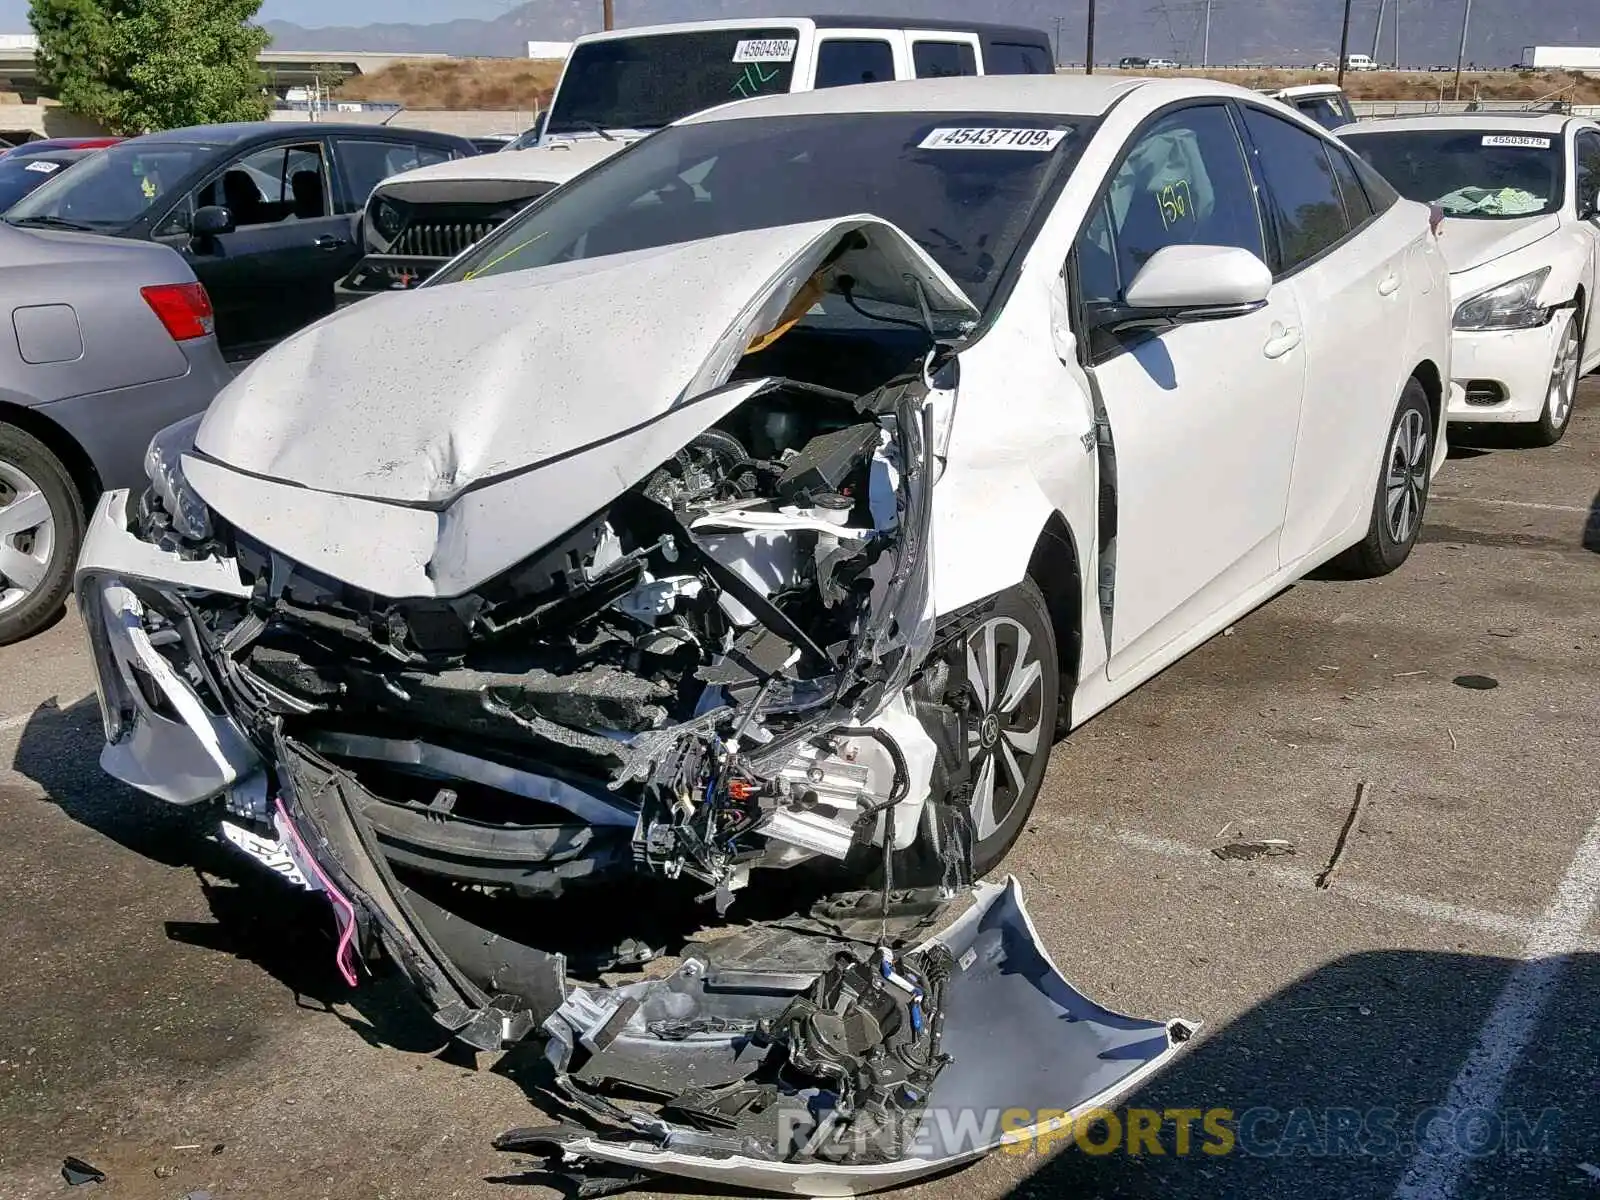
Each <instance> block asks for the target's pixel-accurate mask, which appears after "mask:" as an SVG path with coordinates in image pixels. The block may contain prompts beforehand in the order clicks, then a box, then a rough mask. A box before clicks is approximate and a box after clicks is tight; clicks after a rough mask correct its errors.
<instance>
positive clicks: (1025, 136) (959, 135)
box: [917, 125, 1068, 153]
mask: <svg viewBox="0 0 1600 1200" xmlns="http://www.w3.org/2000/svg"><path fill="white" fill-rule="evenodd" d="M1067 133H1068V131H1067V130H1065V129H1001V128H1000V127H999V126H993V125H991V126H988V127H986V128H982V129H935V130H934V131H933V132H932V133H930V134H929V135H928V136H927V137H925V138H923V139H922V141H921V143H920V144H919V145H918V147H917V148H918V149H919V150H1034V151H1038V152H1040V153H1049V152H1050V151H1051V150H1054V149H1055V148H1056V147H1057V146H1059V145H1060V144H1061V139H1062V138H1064V137H1066V136H1067Z"/></svg>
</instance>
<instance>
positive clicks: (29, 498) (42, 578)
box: [0, 425, 84, 646]
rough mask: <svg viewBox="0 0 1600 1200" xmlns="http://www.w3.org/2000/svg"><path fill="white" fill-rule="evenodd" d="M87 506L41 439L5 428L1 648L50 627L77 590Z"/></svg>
mask: <svg viewBox="0 0 1600 1200" xmlns="http://www.w3.org/2000/svg"><path fill="white" fill-rule="evenodd" d="M83 529H84V514H83V501H82V499H81V498H80V497H79V495H78V489H77V488H76V486H74V484H73V482H72V477H71V476H70V475H69V474H68V473H67V469H66V468H65V467H64V466H62V464H61V460H60V459H58V458H57V457H56V456H55V455H54V454H52V453H51V452H50V450H49V448H48V447H46V446H45V444H44V443H43V442H41V441H39V439H38V438H36V437H34V436H33V435H31V434H28V433H24V432H23V431H22V430H20V429H17V428H15V427H14V426H10V425H0V646H4V645H8V644H10V643H12V642H19V641H21V640H22V639H23V638H26V637H30V636H32V635H33V634H35V633H37V632H38V631H39V630H41V629H43V628H44V627H45V626H46V625H48V624H49V623H50V622H51V621H52V620H53V619H54V618H55V616H56V613H57V612H58V611H59V610H60V608H61V605H62V604H63V602H65V600H66V598H67V593H68V592H69V591H71V590H72V569H73V566H74V564H75V563H76V562H77V559H78V549H79V547H80V545H81V544H82V542H83Z"/></svg>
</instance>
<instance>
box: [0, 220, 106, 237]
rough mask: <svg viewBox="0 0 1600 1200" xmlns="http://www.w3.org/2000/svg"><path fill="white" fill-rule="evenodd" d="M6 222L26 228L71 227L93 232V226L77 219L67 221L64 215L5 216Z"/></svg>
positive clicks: (80, 230)
mask: <svg viewBox="0 0 1600 1200" xmlns="http://www.w3.org/2000/svg"><path fill="white" fill-rule="evenodd" d="M6 223H7V224H9V225H17V226H21V227H23V228H26V229H72V230H76V231H77V232H79V233H93V232H94V227H93V226H91V225H83V224H80V223H79V222H77V221H69V220H67V219H66V218H65V217H52V216H40V217H17V218H16V219H15V220H13V219H12V218H10V217H7V218H6Z"/></svg>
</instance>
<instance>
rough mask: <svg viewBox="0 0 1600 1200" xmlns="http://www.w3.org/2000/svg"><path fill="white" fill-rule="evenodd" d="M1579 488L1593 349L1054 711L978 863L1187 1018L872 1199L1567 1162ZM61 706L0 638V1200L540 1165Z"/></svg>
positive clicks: (35, 647) (1583, 1160)
mask: <svg viewBox="0 0 1600 1200" xmlns="http://www.w3.org/2000/svg"><path fill="white" fill-rule="evenodd" d="M1597 492H1600V379H1591V380H1590V381H1588V383H1587V385H1586V387H1585V390H1584V392H1583V396H1582V400H1581V402H1580V406H1579V410H1578V412H1577V415H1576V418H1575V421H1574V425H1573V428H1572V430H1571V432H1570V433H1569V434H1568V436H1567V439H1566V440H1565V441H1564V442H1563V443H1562V444H1560V445H1559V446H1557V447H1554V448H1551V449H1542V450H1511V449H1488V450H1473V449H1467V448H1458V449H1457V450H1456V451H1455V452H1454V454H1453V456H1452V459H1451V461H1450V463H1449V464H1448V466H1447V468H1446V469H1445V471H1444V473H1443V475H1442V476H1441V477H1440V478H1439V479H1438V481H1437V482H1436V484H1435V495H1434V498H1433V500H1432V503H1431V504H1430V507H1429V510H1428V520H1427V526H1426V528H1425V529H1424V532H1423V537H1422V543H1421V544H1420V545H1419V546H1418V548H1417V551H1416V553H1415V554H1414V555H1413V557H1412V559H1411V561H1410V562H1409V563H1408V564H1407V565H1406V567H1405V568H1403V569H1402V570H1401V571H1400V572H1399V573H1398V574H1396V575H1393V576H1391V577H1389V578H1387V579H1385V580H1381V581H1378V582H1375V583H1373V582H1362V583H1354V582H1343V581H1338V580H1334V579H1318V580H1314V581H1310V582H1306V583H1303V584H1301V585H1299V586H1297V587H1295V588H1293V589H1292V590H1290V591H1289V592H1287V593H1285V594H1284V595H1282V596H1280V597H1279V598H1277V599H1276V600H1274V601H1272V602H1271V603H1269V604H1267V605H1265V606H1264V607H1262V608H1261V609H1260V610H1258V611H1257V612H1256V613H1254V614H1252V615H1251V616H1249V617H1248V618H1246V619H1244V620H1242V621H1240V622H1239V623H1238V624H1237V626H1235V627H1234V628H1233V629H1232V630H1231V631H1229V633H1228V634H1227V635H1225V636H1219V637H1217V638H1215V639H1213V640H1212V641H1211V642H1210V643H1209V644H1207V645H1206V646H1204V647H1202V648H1201V649H1200V650H1198V651H1197V652H1195V653H1194V654H1192V655H1191V656H1189V657H1188V658H1187V659H1185V660H1184V661H1183V662H1182V663H1180V664H1178V665H1176V666H1174V667H1173V668H1172V669H1170V670H1169V671H1167V672H1166V673H1165V674H1164V675H1162V676H1161V677H1159V678H1158V679H1156V680H1155V681H1153V682H1152V683H1150V684H1149V685H1147V686H1146V687H1144V688H1143V689H1141V690H1140V691H1139V692H1137V693H1136V694H1135V695H1133V696H1132V697H1130V698H1129V699H1127V700H1125V701H1124V702H1122V703H1121V704H1119V705H1118V706H1116V707H1115V708H1114V709H1112V710H1111V711H1109V712H1108V713H1106V714H1104V715H1102V716H1100V717H1099V718H1097V719H1096V720H1094V721H1092V722H1091V723H1090V724H1089V725H1087V726H1086V727H1085V728H1083V729H1081V730H1079V731H1077V732H1076V733H1075V734H1074V735H1073V736H1072V737H1071V738H1070V739H1069V740H1067V741H1066V742H1064V743H1063V744H1062V745H1060V746H1059V747H1058V748H1057V750H1056V752H1055V755H1054V758H1053V761H1052V765H1051V769H1050V773H1049V775H1048V777H1047V781H1046V788H1045V792H1044V794H1043V796H1042V798H1041V800H1040V803H1039V806H1038V809H1037V811H1036V814H1035V817H1034V819H1033V821H1032V823H1031V825H1030V826H1029V829H1028V831H1027V832H1026V834H1025V835H1024V837H1023V838H1022V840H1021V841H1020V842H1019V844H1018V846H1017V848H1016V850H1015V851H1014V852H1013V853H1012V855H1011V857H1010V858H1009V859H1008V860H1007V862H1006V864H1005V869H1006V870H1008V871H1010V872H1012V873H1014V874H1015V875H1016V876H1017V877H1018V879H1019V880H1020V881H1021V883H1022V885H1023V888H1024V894H1025V897H1026V899H1027V902H1028V905H1029V907H1030V909H1031V912H1032V914H1033V917H1034V919H1035V922H1036V924H1037V926H1038V928H1039V932H1040V934H1041V937H1042V938H1043V941H1044V942H1045V944H1046V946H1047V947H1048V948H1049V950H1050V952H1051V953H1052V955H1053V956H1054V957H1055V959H1056V962H1057V963H1058V964H1059V966H1060V967H1061V968H1062V970H1063V971H1064V973H1065V974H1066V975H1067V977H1068V978H1069V979H1071V980H1073V981H1074V983H1075V984H1076V985H1077V986H1078V987H1080V988H1081V989H1082V990H1084V991H1085V992H1087V993H1088V994H1089V995H1090V996H1092V997H1094V998H1096V999H1098V1000H1100V1001H1101V1002H1103V1003H1105V1004H1107V1005H1109V1006H1111V1007H1113V1008H1116V1009H1119V1010H1122V1011H1126V1012H1130V1013H1137V1014H1140V1015H1151V1016H1183V1017H1187V1018H1191V1019H1194V1020H1198V1021H1200V1022H1202V1023H1203V1028H1202V1030H1201V1033H1200V1035H1199V1036H1198V1037H1197V1038H1196V1039H1195V1041H1194V1042H1193V1044H1192V1045H1191V1046H1190V1047H1189V1048H1188V1050H1187V1051H1186V1053H1185V1054H1184V1055H1183V1057H1182V1058H1180V1059H1179V1060H1178V1061H1177V1062H1176V1063H1175V1064H1174V1065H1173V1066H1172V1067H1171V1068H1170V1069H1169V1070H1168V1071H1167V1072H1166V1073H1165V1074H1163V1075H1161V1076H1158V1077H1157V1078H1156V1079H1155V1080H1154V1081H1153V1082H1152V1083H1151V1084H1150V1085H1148V1086H1147V1087H1146V1088H1145V1089H1144V1090H1143V1091H1142V1092H1140V1093H1138V1094H1136V1095H1135V1096H1133V1097H1132V1098H1130V1099H1129V1100H1128V1101H1127V1104H1128V1105H1130V1106H1131V1107H1132V1108H1136V1109H1141V1110H1149V1111H1153V1112H1155V1113H1156V1114H1158V1115H1157V1116H1156V1117H1154V1118H1150V1117H1140V1116H1136V1115H1135V1114H1133V1113H1131V1112H1128V1111H1119V1113H1118V1114H1116V1118H1117V1119H1116V1121H1115V1123H1112V1122H1103V1123H1100V1124H1097V1125H1095V1126H1092V1127H1090V1128H1089V1129H1088V1130H1087V1133H1086V1141H1087V1146H1088V1148H1087V1149H1085V1148H1082V1147H1076V1146H1073V1145H1071V1141H1072V1139H1071V1137H1070V1136H1069V1137H1067V1138H1065V1139H1062V1140H1061V1141H1059V1142H1057V1143H1056V1144H1055V1145H1054V1146H1053V1147H1050V1148H1048V1150H1046V1149H1045V1148H1041V1147H1038V1146H1033V1147H1027V1146H1024V1147H1021V1148H1020V1152H1017V1153H998V1154H995V1155H992V1156H990V1157H989V1158H987V1159H985V1160H983V1161H982V1162H980V1163H978V1164H977V1165H975V1166H973V1167H971V1168H969V1169H967V1170H965V1171H963V1172H960V1173H959V1174H956V1175H952V1176H948V1177H946V1178H944V1179H941V1180H938V1181H936V1182H933V1183H928V1184H925V1185H922V1186H920V1187H918V1188H915V1189H912V1190H911V1191H910V1192H908V1193H906V1194H907V1195H915V1196H917V1197H919V1198H921V1197H926V1198H929V1200H932V1198H940V1200H943V1198H945V1197H956V1196H968V1195H972V1196H980V1197H998V1196H1005V1195H1015V1196H1019V1197H1041V1198H1043V1197H1054V1196H1058V1195H1068V1194H1072V1195H1084V1196H1128V1197H1156V1196H1185V1197H1218V1198H1221V1197H1242V1198H1246V1200H1254V1198H1257V1197H1259V1198H1262V1200H1265V1198H1267V1197H1278V1196H1283V1195H1287V1194H1291V1189H1292V1194H1293V1195H1294V1196H1295V1197H1296V1198H1297V1200H1315V1198H1319V1197H1368V1196H1383V1197H1387V1196H1397V1197H1401V1198H1404V1200H1410V1198H1412V1197H1417V1198H1420V1197H1445V1196H1449V1195H1457V1196H1462V1197H1467V1196H1472V1197H1479V1196H1503V1197H1528V1198H1530V1200H1531V1198H1534V1197H1541V1198H1542V1197H1551V1196H1566V1195H1571V1196H1586V1195H1594V1196H1600V1126H1597V1125H1596V1123H1595V1122H1594V1121H1593V1119H1592V1116H1591V1112H1590V1110H1589V1109H1588V1107H1587V1104H1588V1102H1589V1101H1590V1100H1591V1098H1592V1097H1593V1096H1594V1094H1595V1093H1594V1081H1595V1080H1596V1079H1600V1004H1597V1003H1596V996H1597V995H1600V914H1597V911H1596V900H1597V897H1600V822H1597V816H1600V783H1597V779H1600V494H1597ZM1490 681H1492V685H1493V686H1491V683H1490ZM1465 684H1477V685H1478V686H1476V687H1469V686H1464V685H1465ZM99 742H100V727H99V719H98V714H97V710H96V707H95V703H94V699H93V691H92V681H91V678H90V674H89V669H88V663H87V660H86V658H85V655H84V653H83V651H82V650H81V649H80V631H79V629H78V627H77V624H76V622H75V621H74V620H73V619H71V618H68V619H66V620H63V621H62V622H61V623H60V624H59V625H57V626H56V627H55V628H53V629H51V630H50V631H48V632H47V633H45V634H44V635H42V636H41V637H39V638H37V639H35V640H33V641H32V642H29V643H27V644H24V645H21V646H13V647H10V648H8V649H5V650H0V962H3V964H4V968H3V969H4V977H5V988H4V992H3V996H4V1021H3V1023H0V1198H5V1200H9V1198H11V1197H34V1196H54V1195H57V1194H66V1193H67V1191H68V1189H67V1185H66V1184H65V1183H64V1182H63V1181H62V1179H61V1175H60V1167H61V1162H62V1159H63V1158H64V1157H65V1156H67V1155H76V1156H78V1157H80V1158H82V1159H85V1160H87V1161H88V1162H90V1163H92V1164H93V1165H94V1166H96V1167H97V1168H99V1169H100V1170H101V1171H103V1172H105V1173H106V1175H107V1177H108V1178H107V1181H106V1182H105V1183H102V1184H99V1185H96V1186H94V1187H92V1188H89V1189H84V1190H80V1191H78V1192H74V1193H73V1194H75V1195H77V1194H82V1195H90V1194H103V1195H105V1196H107V1197H127V1198H129V1200H144V1198H147V1197H148V1198H151V1200H180V1198H183V1197H186V1196H188V1195H190V1194H191V1193H194V1192H197V1191H206V1192H209V1193H211V1195H212V1196H214V1197H218V1198H221V1197H228V1196H241V1197H243V1196H249V1197H259V1196H274V1197H279V1198H281V1200H321V1198H324V1197H326V1198H329V1200H358V1198H366V1197H372V1198H378V1197H385V1198H395V1200H399V1198H411V1197H416V1198H419V1200H420V1198H423V1197H426V1198H428V1200H440V1198H444V1197H461V1198H477V1197H509V1196H516V1195H534V1194H541V1195H547V1194H552V1193H548V1192H539V1193H535V1192H533V1191H530V1190H529V1189H530V1188H535V1187H539V1186H540V1184H539V1183H538V1182H537V1176H535V1175H532V1174H529V1172H530V1171H531V1167H530V1166H529V1164H528V1163H527V1161H526V1160H523V1159H520V1158H517V1157H514V1156H506V1155H501V1154H497V1153H496V1152H495V1151H494V1150H493V1149H492V1148H491V1146H490V1142H491V1140H492V1139H493V1138H494V1137H495V1136H496V1135H497V1134H499V1133H501V1132H502V1131H504V1130H506V1129H508V1128H511V1127H514V1126H518V1125H529V1124H539V1123H541V1117H540V1114H539V1113H538V1112H537V1111H536V1110H534V1109H533V1108H531V1107H530V1105H529V1103H528V1101H527V1097H526V1095H525V1093H524V1091H523V1089H522V1088H521V1087H520V1086H519V1083H518V1079H519V1074H518V1072H517V1071H516V1070H514V1069H510V1068H509V1067H508V1066H507V1064H505V1063H503V1062H502V1063H500V1064H498V1065H497V1064H496V1063H494V1062H493V1061H492V1059H491V1058H490V1056H487V1055H482V1056H479V1057H478V1061H477V1062H476V1063H474V1062H473V1061H472V1060H471V1059H470V1057H465V1056H463V1055H462V1054H461V1053H460V1052H458V1051H455V1050H452V1049H449V1048H446V1047H445V1045H444V1042H443V1040H442V1039H441V1038H440V1036H439V1035H438V1034H437V1033H436V1031H435V1030H434V1029H433V1027H432V1025H431V1023H430V1021H429V1020H428V1019H427V1018H426V1016H425V1014H423V1013H422V1012H421V1011H420V1010H419V1009H417V1008H416V1007H415V1006H414V1005H413V1004H412V1003H411V1001H410V999H409V997H408V996H407V995H406V994H405V992H404V991H403V989H401V988H400V987H398V986H397V985H396V984H395V983H394V982H392V981H389V980H382V979H380V980H378V981H375V982H371V983H366V984H364V985H363V986H362V987H361V988H360V989H358V990H355V991H352V990H350V989H348V988H346V987H345V985H344V984H342V983H341V982H340V981H339V980H338V978H337V976H336V974H335V971H334V969H333V964H332V956H331V945H332V943H331V940H330V939H329V937H328V935H327V931H326V930H327V926H326V923H325V919H324V916H323V914H322V913H321V911H320V910H319V909H318V908H316V907H314V906H313V907H308V904H307V902H306V901H305V900H303V899H302V898H300V897H297V896H295V895H292V894H290V893H288V892H287V891H286V890H284V889H282V888H281V887H280V886H279V885H278V884H277V882H276V881H275V880H274V879H272V878H270V877H267V876H266V875H265V873H264V872H263V873H257V872H256V871H255V869H254V867H253V865H251V864H247V863H243V862H241V861H239V860H237V859H235V858H234V857H232V852H231V851H228V850H225V849H223V848H221V847H219V846H218V845H217V844H216V843H215V842H213V841H210V840H208V837H207V835H208V833H209V829H208V828H207V827H206V825H205V824H204V823H202V822H201V821H199V820H198V819H196V818H194V817H192V816H190V815H188V814H185V813H182V812H176V811H171V810H165V809H163V808H161V807H160V806H158V805H156V804H155V803H154V802H149V801H145V800H142V799H140V798H139V797H137V796H136V795H134V794H132V793H130V792H128V791H126V790H125V789H122V788H120V787H118V786H116V785H113V784H112V783H111V782H110V781H109V780H107V779H106V778H104V777H103V776H102V775H101V774H100V773H99V770H98V767H97V763H96V758H97V754H98V747H99ZM1358 785H1365V794H1366V801H1365V803H1364V805H1363V810H1362V815H1361V820H1360V822H1359V824H1358V825H1357V827H1356V828H1355V830H1354V832H1353V833H1352V834H1351V835H1350V837H1349V838H1348V840H1347V843H1346V846H1345V849H1344V852H1343V854H1342V856H1341V858H1340V863H1339V866H1338V869H1337V871H1336V873H1335V874H1334V875H1333V877H1332V879H1331V880H1330V881H1329V886H1328V887H1326V888H1320V887H1318V886H1317V877H1318V875H1319V873H1320V872H1322V871H1323V870H1324V868H1325V867H1326V866H1327V864H1328V861H1329V858H1330V855H1331V854H1332V853H1333V851H1334V847H1335V845H1336V842H1337V840H1338V838H1339V834H1340V831H1341V829H1342V828H1343V826H1344V825H1345V823H1346V820H1347V818H1348V816H1349V814H1350V811H1351V808H1352V804H1353V802H1354V801H1355V799H1356V794H1357V788H1358ZM1261 839H1276V840H1279V841H1282V842H1287V843H1289V845H1290V846H1292V848H1293V853H1284V854H1279V855H1275V856H1271V857H1262V858H1256V859H1247V860H1237V861H1224V860H1222V859H1220V858H1219V857H1217V856H1216V855H1214V854H1213V853H1212V851H1213V849H1215V848H1217V847H1221V846H1223V845H1225V844H1227V843H1230V842H1236V841H1240V840H1246V841H1248V840H1261ZM1281 848H1282V847H1280V849H1281ZM735 912H737V909H735ZM1178 1111H1187V1112H1189V1113H1190V1114H1191V1115H1189V1116H1187V1117H1179V1116H1169V1115H1168V1114H1169V1113H1174V1112H1178ZM1224 1112H1225V1113H1226V1114H1227V1115H1226V1116H1224V1115H1223V1113H1224ZM1208 1117H1210V1118H1212V1119H1214V1120H1215V1121H1216V1122H1217V1126H1216V1128H1217V1129H1219V1130H1228V1131H1231V1137H1227V1138H1225V1137H1223V1136H1222V1135H1220V1134H1218V1135H1216V1136H1211V1135H1208V1134H1207V1133H1206V1132H1205V1130H1206V1125H1205V1121H1206V1119H1207V1118H1208ZM1135 1120H1140V1121H1144V1122H1146V1123H1147V1124H1149V1123H1150V1122H1152V1121H1159V1122H1160V1129H1161V1136H1160V1140H1159V1141H1157V1142H1155V1143H1154V1144H1152V1143H1151V1142H1149V1141H1142V1143H1141V1144H1140V1145H1139V1146H1138V1149H1139V1150H1140V1151H1141V1152H1140V1153H1138V1154H1133V1153H1130V1152H1129V1149H1130V1148H1129V1145H1128V1142H1129V1139H1128V1138H1127V1137H1126V1136H1125V1135H1126V1132H1127V1129H1126V1126H1129V1125H1131V1124H1133V1123H1134V1121H1135ZM1180 1125H1183V1126H1185V1127H1186V1128H1188V1129H1189V1130H1190V1136H1189V1137H1187V1139H1184V1138H1180V1136H1179V1133H1178V1129H1179V1126H1180ZM1419 1130H1420V1131H1422V1132H1424V1133H1430V1134H1431V1135H1432V1136H1431V1137H1425V1138H1424V1139H1423V1141H1424V1143H1425V1144H1424V1145H1423V1146H1422V1148H1421V1149H1420V1150H1419V1149H1418V1148H1417V1146H1416V1145H1415V1144H1414V1143H1415V1135H1416V1134H1417V1133H1418V1132H1419ZM1227 1141H1231V1146H1225V1145H1224V1143H1225V1142H1227ZM1158 1147H1159V1149H1160V1150H1161V1151H1162V1152H1161V1153H1156V1152H1155V1151H1156V1149H1157V1148H1158ZM1185 1148H1186V1149H1187V1152H1186V1153H1184V1152H1181V1151H1183V1150H1184V1149H1185ZM1225 1148H1226V1149H1228V1150H1229V1152H1228V1153H1217V1152H1216V1151H1218V1150H1222V1149H1225Z"/></svg>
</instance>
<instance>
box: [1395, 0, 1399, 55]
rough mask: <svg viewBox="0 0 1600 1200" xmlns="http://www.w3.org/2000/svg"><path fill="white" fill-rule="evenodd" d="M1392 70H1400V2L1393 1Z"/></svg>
mask: <svg viewBox="0 0 1600 1200" xmlns="http://www.w3.org/2000/svg"><path fill="white" fill-rule="evenodd" d="M1394 69H1395V70H1396V71H1398V70H1399V69H1400V0H1394Z"/></svg>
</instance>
